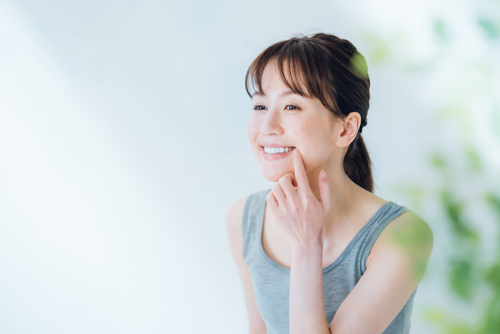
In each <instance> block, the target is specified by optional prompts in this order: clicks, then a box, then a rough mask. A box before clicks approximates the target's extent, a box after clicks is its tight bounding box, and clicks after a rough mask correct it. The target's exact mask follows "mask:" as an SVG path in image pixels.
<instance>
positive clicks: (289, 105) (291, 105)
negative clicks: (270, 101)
mask: <svg viewBox="0 0 500 334" xmlns="http://www.w3.org/2000/svg"><path fill="white" fill-rule="evenodd" d="M258 107H264V106H262V105H260V104H258V105H256V106H255V107H253V110H263V109H258ZM287 107H294V109H288V108H287ZM285 108H286V109H287V110H299V109H300V108H299V107H297V106H295V105H293V104H287V105H286V106H285Z"/></svg>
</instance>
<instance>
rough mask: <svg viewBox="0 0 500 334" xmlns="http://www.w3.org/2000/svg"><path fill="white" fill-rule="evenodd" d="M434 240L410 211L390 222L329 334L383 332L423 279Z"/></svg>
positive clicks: (339, 311) (429, 230)
mask: <svg viewBox="0 0 500 334" xmlns="http://www.w3.org/2000/svg"><path fill="white" fill-rule="evenodd" d="M433 244H434V238H433V234H432V230H431V229H430V227H429V225H428V224H427V223H426V222H425V221H423V220H422V219H421V218H420V217H418V216H417V215H416V214H414V213H413V212H406V213H404V214H402V215H400V216H399V217H397V218H396V219H394V221H392V222H391V223H389V225H388V226H387V227H386V228H385V229H384V230H383V231H382V233H381V234H380V236H379V237H378V238H377V240H376V242H375V244H374V246H373V247H372V250H371V253H370V258H369V260H368V261H367V267H366V268H367V269H366V272H365V273H364V274H363V276H362V277H361V279H360V280H359V282H358V283H357V284H356V286H355V287H354V289H353V290H352V291H351V293H350V294H349V295H348V296H347V297H346V299H345V300H344V301H343V303H342V304H341V305H340V307H339V309H338V310H337V312H336V314H335V317H334V318H333V320H332V323H331V324H330V327H329V329H330V331H331V333H332V334H350V333H353V334H354V333H366V334H380V333H382V332H383V331H384V330H385V329H386V328H387V327H388V326H389V325H390V324H391V322H392V321H393V320H394V318H396V316H397V315H398V313H399V312H400V311H401V309H402V308H403V306H404V305H405V304H406V302H407V301H408V299H409V298H410V296H411V294H412V293H413V291H414V290H415V288H416V287H417V285H418V283H419V282H420V281H421V280H422V278H423V276H424V274H425V270H426V266H427V262H428V260H429V257H430V255H431V252H432V248H433Z"/></svg>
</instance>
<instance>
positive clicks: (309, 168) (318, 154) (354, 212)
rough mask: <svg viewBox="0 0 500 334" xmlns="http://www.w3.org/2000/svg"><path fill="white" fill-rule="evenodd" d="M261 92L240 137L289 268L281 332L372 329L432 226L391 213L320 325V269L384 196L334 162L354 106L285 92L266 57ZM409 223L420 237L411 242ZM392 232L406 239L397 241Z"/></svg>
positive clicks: (407, 284)
mask: <svg viewBox="0 0 500 334" xmlns="http://www.w3.org/2000/svg"><path fill="white" fill-rule="evenodd" d="M263 92H264V93H265V95H254V97H253V98H252V103H253V105H254V112H253V114H252V116H251V117H250V120H249V123H248V130H247V135H248V139H249V142H250V144H251V147H252V150H253V152H254V154H255V157H256V159H257V161H258V162H259V165H260V167H261V171H262V174H263V175H264V177H265V178H266V179H268V180H270V181H273V182H277V183H276V184H275V185H274V186H273V187H272V190H271V191H270V192H269V194H268V196H267V198H266V201H267V205H266V209H265V221H266V225H269V226H270V227H269V229H272V230H273V231H274V235H275V237H274V239H272V240H286V241H283V243H282V245H283V246H284V245H286V246H284V247H282V248H283V249H286V250H285V251H282V252H281V253H279V254H280V256H281V257H282V259H284V260H283V261H282V262H287V261H288V265H287V266H289V267H290V269H291V274H290V275H291V276H290V333H292V334H293V333H317V334H320V333H325V334H326V333H342V334H344V333H373V334H375V333H379V334H380V333H382V332H383V331H384V330H385V328H387V326H388V325H389V324H390V323H391V322H392V320H393V319H394V317H395V316H396V315H397V314H398V313H399V311H400V310H401V308H402V307H403V306H404V304H405V303H406V301H407V300H408V298H409V297H410V295H411V293H412V292H413V291H414V289H415V288H416V286H417V284H418V283H419V282H420V280H421V279H422V278H423V274H424V272H425V267H426V265H427V261H428V259H429V257H430V254H431V252H432V247H433V236H432V231H431V230H430V228H429V226H428V225H427V223H425V222H424V221H423V220H422V219H421V218H420V217H418V216H417V215H415V214H414V213H412V212H406V213H404V214H402V215H400V216H399V217H397V218H396V219H394V220H393V221H392V222H391V223H390V224H389V225H388V226H387V227H386V228H385V229H384V230H383V232H382V233H381V235H380V236H379V238H378V239H377V241H376V242H375V244H374V246H373V247H372V250H371V252H370V256H369V258H368V261H367V264H366V265H367V270H366V272H365V274H364V275H363V276H362V278H361V279H360V281H359V282H358V283H357V284H356V286H355V288H354V289H353V290H352V291H351V293H350V294H349V295H348V297H347V298H346V299H345V300H344V302H343V303H342V304H341V306H340V307H339V309H338V310H337V313H336V315H335V317H334V319H333V321H332V322H331V324H328V323H327V322H326V315H325V309H324V306H323V305H324V301H323V291H322V287H323V283H322V268H323V267H326V265H328V264H330V263H332V262H333V261H332V259H333V260H334V259H335V258H336V256H338V255H339V254H340V253H341V252H342V251H343V249H344V248H345V246H346V245H347V243H348V242H349V241H350V240H351V239H352V238H353V237H354V235H355V234H356V233H357V232H358V231H359V230H360V229H361V228H362V226H363V225H364V224H365V223H366V221H368V220H369V219H370V218H371V217H372V216H373V214H375V212H376V211H377V210H378V209H379V208H380V207H381V206H382V205H383V204H384V203H386V202H387V201H385V200H384V199H382V198H380V197H378V196H376V195H374V194H373V193H371V192H369V191H366V190H365V189H363V188H361V187H359V186H358V185H356V184H355V183H354V182H352V181H351V180H350V179H349V177H348V176H347V175H346V174H345V172H344V170H343V167H342V162H343V159H344V156H345V153H346V151H347V148H348V146H349V144H350V143H351V142H352V141H353V140H354V138H355V136H356V134H357V131H358V128H359V125H360V123H361V118H360V115H359V113H357V112H351V113H350V114H349V115H348V116H347V117H346V118H345V119H344V120H334V119H333V118H332V116H331V113H330V112H329V111H328V110H327V109H326V108H325V107H324V106H323V105H322V104H321V102H320V101H319V100H318V99H315V98H307V97H302V96H299V95H296V94H290V92H289V89H288V88H287V87H286V86H285V85H284V84H283V82H282V81H281V80H280V78H279V75H278V73H277V72H276V67H275V63H273V62H271V63H270V64H268V66H267V67H266V69H265V71H264V74H263ZM263 142H273V143H278V144H281V145H284V146H294V147H296V150H295V152H294V153H295V154H291V155H289V156H287V157H285V158H283V159H277V160H266V159H264V152H263V150H262V147H261V145H262V143H263ZM322 171H324V172H325V174H326V175H325V176H326V178H322V177H321V175H322V174H323V173H322ZM239 203H240V204H239V206H240V207H241V203H242V201H239ZM232 211H233V212H234V211H235V210H234V209H232ZM230 212H231V210H230ZM232 215H233V216H238V214H232ZM228 217H229V215H228ZM233 225H236V223H234V224H233ZM233 230H234V228H233ZM416 231H418V233H419V235H420V236H421V237H419V239H418V240H412V239H411V236H412V235H415V234H416ZM237 233H239V232H238V231H237V232H234V233H233V234H234V235H237ZM401 235H404V236H410V238H409V239H408V240H410V241H409V242H405V243H401V242H397V240H400V239H396V236H401ZM263 243H265V242H264V240H263ZM233 253H234V254H236V253H237V251H233ZM325 257H326V258H328V259H329V260H328V262H327V263H326V264H325V263H323V259H324V258H325ZM240 262H241V261H240ZM240 266H242V265H241V264H240ZM248 295H250V293H249V294H248ZM259 321H260V323H262V321H261V319H260V320H259Z"/></svg>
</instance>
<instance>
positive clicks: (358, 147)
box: [245, 33, 373, 192]
mask: <svg viewBox="0 0 500 334" xmlns="http://www.w3.org/2000/svg"><path fill="white" fill-rule="evenodd" d="M271 61H276V62H277V68H278V72H279V74H280V77H281V80H282V81H283V83H284V84H285V85H286V86H287V87H288V88H289V89H290V90H291V91H292V92H294V93H295V94H298V95H301V96H304V97H308V98H317V99H318V100H319V101H321V103H322V104H323V106H325V108H327V109H328V110H329V111H330V112H331V113H332V116H333V117H334V118H337V119H345V117H346V116H347V115H348V114H349V113H350V112H352V111H356V112H358V113H359V114H360V116H361V125H360V127H359V131H358V134H357V135H356V138H355V139H354V140H353V142H352V143H351V144H350V145H349V148H348V149H347V153H346V155H345V158H344V164H343V165H344V171H345V173H346V174H347V176H348V177H349V178H350V179H351V180H352V181H353V182H354V183H356V184H357V185H359V186H360V187H362V188H364V189H366V190H368V191H370V192H373V177H372V170H371V160H370V157H369V155H368V151H367V150H366V146H365V144H364V142H363V138H362V137H361V131H362V130H363V127H364V126H365V125H366V124H367V123H368V122H367V119H366V117H367V114H368V108H369V100H370V79H369V78H368V67H367V65H366V60H365V58H364V57H363V56H362V55H361V54H360V53H359V52H358V51H357V49H356V47H354V45H352V43H351V42H349V41H348V40H346V39H341V38H338V37H337V36H334V35H330V34H325V33H318V34H315V35H313V36H311V37H307V36H301V35H299V36H296V37H292V38H290V39H288V40H285V41H281V42H278V43H275V44H273V45H271V46H269V47H268V48H267V49H265V50H264V51H263V52H262V53H261V54H260V55H259V56H258V57H257V58H256V59H255V60H254V61H253V62H252V64H251V65H250V67H249V68H248V71H247V73H246V76H245V88H246V91H247V93H248V95H249V96H250V97H252V96H253V95H254V94H263V90H262V74H263V73H264V69H265V67H266V65H267V64H268V63H269V62H271ZM285 64H286V65H288V66H286V68H287V73H286V75H285V66H284V65H285ZM250 86H251V87H253V89H254V93H251V92H250V89H249V88H250ZM302 87H305V88H306V91H304V90H303V89H302Z"/></svg>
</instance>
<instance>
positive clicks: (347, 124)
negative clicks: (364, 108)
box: [336, 111, 361, 147]
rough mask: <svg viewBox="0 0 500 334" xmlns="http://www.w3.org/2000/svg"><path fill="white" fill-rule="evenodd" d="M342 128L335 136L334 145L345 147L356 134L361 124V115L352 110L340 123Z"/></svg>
mask: <svg viewBox="0 0 500 334" xmlns="http://www.w3.org/2000/svg"><path fill="white" fill-rule="evenodd" d="M340 124H341V126H342V129H341V131H340V133H339V135H338V137H337V142H336V145H337V146H338V147H347V146H349V144H351V143H352V142H353V141H354V139H355V138H356V135H357V134H358V129H359V126H360V125H361V115H360V114H359V113H358V112H357V111H352V112H350V113H349V115H347V116H346V117H345V118H344V120H343V122H342V123H340Z"/></svg>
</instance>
